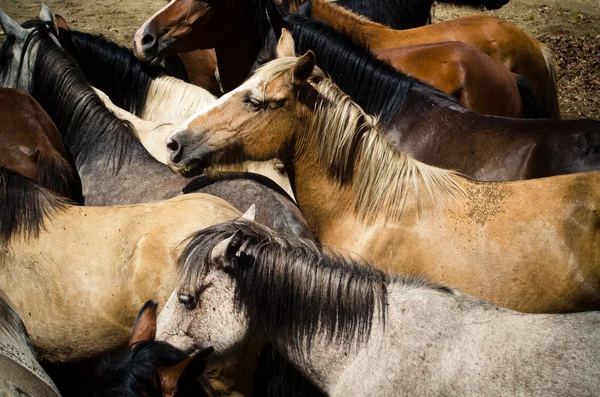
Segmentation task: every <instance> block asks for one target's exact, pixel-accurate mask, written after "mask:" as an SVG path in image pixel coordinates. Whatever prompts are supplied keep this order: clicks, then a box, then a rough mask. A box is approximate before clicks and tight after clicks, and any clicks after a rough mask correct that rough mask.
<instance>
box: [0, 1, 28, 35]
mask: <svg viewBox="0 0 600 397" xmlns="http://www.w3.org/2000/svg"><path fill="white" fill-rule="evenodd" d="M0 27H1V28H2V30H3V31H4V33H6V35H7V36H10V37H14V38H15V39H17V40H18V41H24V40H25V39H26V38H27V34H28V32H27V29H25V28H23V27H22V26H21V25H19V24H18V23H17V21H15V20H14V19H12V18H11V17H9V16H8V15H6V13H5V12H4V11H2V9H0Z"/></svg>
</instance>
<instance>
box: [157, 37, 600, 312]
mask: <svg viewBox="0 0 600 397" xmlns="http://www.w3.org/2000/svg"><path fill="white" fill-rule="evenodd" d="M282 44H285V46H280V54H282V55H291V54H293V53H294V49H293V43H291V44H290V43H287V44H286V43H285V42H283V43H282ZM314 65H315V58H314V54H313V53H312V52H308V53H307V54H306V55H304V56H303V57H302V58H300V59H298V58H295V57H291V56H287V57H286V56H284V57H283V58H280V59H277V60H275V61H273V62H271V63H269V64H267V65H265V66H264V67H263V68H262V69H260V70H259V71H258V72H257V73H256V74H255V75H254V76H253V77H252V78H250V79H249V80H248V81H247V82H246V83H244V84H243V85H242V86H240V87H239V88H238V89H236V90H235V91H233V92H231V93H229V94H228V95H227V96H225V97H223V98H221V99H220V100H219V101H218V102H217V105H215V106H214V107H213V108H211V109H210V110H209V111H207V112H205V113H203V114H200V115H198V116H197V117H196V118H195V119H191V120H189V121H188V122H187V123H186V124H184V125H182V126H181V127H180V130H179V131H176V132H174V133H173V135H172V136H171V138H169V143H168V147H169V148H170V149H171V150H172V154H171V157H170V160H171V164H172V168H173V170H175V171H181V170H183V169H186V170H188V171H189V170H190V169H195V170H196V171H201V170H202V169H203V168H204V167H206V166H208V165H209V164H219V163H226V162H227V159H228V158H231V156H236V157H238V158H239V157H243V158H247V159H250V160H261V159H265V158H270V157H269V156H272V155H273V154H274V153H282V156H281V159H282V160H283V161H284V163H285V165H286V169H287V170H288V172H289V175H290V181H291V184H292V189H293V190H294V194H295V196H296V199H297V202H298V205H299V206H300V209H301V210H302V212H303V213H304V215H305V216H306V218H307V220H308V223H309V225H310V226H311V229H312V230H313V232H314V233H315V237H317V239H318V240H319V241H321V242H322V243H324V244H327V245H332V246H334V247H336V248H338V249H341V250H342V252H347V253H349V254H350V255H354V254H356V255H359V256H360V257H363V258H365V259H366V260H368V261H369V262H372V263H373V264H374V265H375V266H378V267H380V268H381V269H383V270H386V271H390V272H392V273H395V274H400V275H415V276H425V277H427V278H429V279H431V280H433V281H435V282H439V283H443V284H446V285H450V286H454V287H457V288H459V289H461V290H462V291H464V292H466V293H468V294H471V295H474V296H477V297H479V298H481V299H483V300H486V301H488V302H492V303H495V304H499V305H501V306H505V307H508V308H512V309H514V310H519V311H525V312H570V311H577V310H591V309H598V308H600V299H599V298H600V244H599V242H600V218H599V215H598V212H597V210H598V209H599V206H600V172H597V171H596V172H589V173H581V174H575V175H564V176H558V177H553V178H544V179H537V180H530V181H519V182H512V183H483V182H473V181H470V180H468V179H465V178H462V177H460V176H459V175H457V174H455V173H453V172H451V171H447V170H443V169H440V168H435V167H431V166H428V165H425V164H423V163H420V162H418V161H416V160H414V159H413V158H412V157H410V156H409V155H407V154H405V153H402V152H399V151H398V150H396V149H395V148H394V147H393V146H392V145H391V144H390V143H389V141H388V140H387V139H386V138H385V137H384V136H383V135H382V134H381V133H380V131H379V129H378V126H377V122H376V119H375V118H373V117H371V116H369V115H367V114H365V113H364V112H363V110H362V109H360V107H358V106H357V105H356V104H355V103H354V102H352V100H351V99H350V98H349V97H348V96H347V95H345V94H344V93H343V92H342V91H341V90H340V89H339V88H338V87H336V86H335V85H334V84H333V83H332V82H331V80H329V79H327V78H326V77H325V74H324V73H323V72H322V71H320V70H319V69H318V68H314Z"/></svg>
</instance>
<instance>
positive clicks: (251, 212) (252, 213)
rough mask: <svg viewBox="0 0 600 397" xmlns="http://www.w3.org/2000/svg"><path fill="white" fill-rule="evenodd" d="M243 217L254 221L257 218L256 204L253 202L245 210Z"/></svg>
mask: <svg viewBox="0 0 600 397" xmlns="http://www.w3.org/2000/svg"><path fill="white" fill-rule="evenodd" d="M242 218H244V219H247V220H249V221H252V222H254V220H255V219H256V205H255V204H252V205H251V206H250V207H249V208H248V209H247V210H246V212H244V215H242Z"/></svg>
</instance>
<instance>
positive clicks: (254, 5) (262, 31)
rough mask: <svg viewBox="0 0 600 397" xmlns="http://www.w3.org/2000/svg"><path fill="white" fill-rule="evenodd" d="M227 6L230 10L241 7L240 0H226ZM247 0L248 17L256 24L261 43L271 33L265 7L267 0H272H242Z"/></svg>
mask: <svg viewBox="0 0 600 397" xmlns="http://www.w3.org/2000/svg"><path fill="white" fill-rule="evenodd" d="M226 1H227V8H229V9H230V10H235V9H237V8H239V7H240V0H226ZM242 1H245V2H246V4H247V5H248V17H249V20H250V21H252V22H253V23H254V26H256V30H257V32H258V35H259V37H260V40H261V43H262V42H264V40H265V38H266V37H267V34H268V33H269V29H270V28H271V25H270V24H269V19H268V18H267V14H266V13H265V7H266V4H267V2H269V1H272V0H242Z"/></svg>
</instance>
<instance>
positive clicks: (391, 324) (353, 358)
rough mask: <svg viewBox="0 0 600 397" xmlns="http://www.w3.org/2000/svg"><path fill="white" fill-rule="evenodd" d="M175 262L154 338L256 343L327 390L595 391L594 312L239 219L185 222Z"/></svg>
mask: <svg viewBox="0 0 600 397" xmlns="http://www.w3.org/2000/svg"><path fill="white" fill-rule="evenodd" d="M407 260H410V259H409V258H407ZM440 260H443V258H441V259H440ZM179 266H181V267H182V270H183V272H182V273H181V274H182V277H181V279H180V282H179V287H178V288H177V289H176V290H175V292H174V293H173V294H172V295H171V297H170V298H169V300H168V302H167V305H166V307H165V308H164V309H163V311H162V313H161V314H160V316H159V320H158V334H157V335H158V339H159V340H164V341H167V342H169V343H171V344H173V345H175V346H176V347H178V348H180V349H183V350H187V351H193V350H195V349H199V348H203V347H208V346H214V347H215V349H216V352H217V353H219V352H221V353H223V352H226V351H227V350H228V349H230V348H231V347H232V346H239V345H243V344H245V343H248V342H249V341H254V342H256V341H257V340H258V341H261V342H270V343H271V344H273V346H274V347H275V348H276V349H277V350H278V351H279V352H281V353H282V354H283V355H284V356H285V357H287V359H288V360H289V361H290V362H291V363H292V365H293V366H295V367H296V368H298V369H299V370H300V372H302V373H303V374H304V375H305V376H306V377H307V378H308V379H309V380H310V381H311V382H312V383H313V384H315V385H316V386H317V387H318V388H319V389H320V390H321V391H322V392H324V393H325V394H326V395H329V396H367V395H368V396H400V395H402V396H466V395H471V396H474V395H477V396H500V395H520V396H595V395H599V394H600V349H599V348H598V347H599V346H600V313H598V312H588V313H577V314H544V315H538V314H521V313H517V312H514V311H510V310H507V309H502V308H500V307H497V306H494V305H491V304H488V303H485V302H483V301H481V300H478V299H475V298H473V297H470V296H466V295H464V294H461V293H459V292H457V291H455V290H452V289H449V288H445V287H441V286H438V285H431V284H427V283H424V282H422V281H417V280H407V279H402V278H396V277H392V276H389V275H386V274H384V273H382V272H380V271H377V270H373V269H371V268H369V267H366V266H364V265H361V264H358V263H353V262H350V261H349V260H348V259H344V258H342V257H340V256H327V255H324V254H322V253H321V252H320V251H319V249H318V248H317V246H315V245H314V244H313V243H310V242H307V241H303V240H300V239H296V238H290V237H283V236H278V235H275V234H273V233H272V232H270V231H268V230H266V229H265V228H263V227H261V226H258V225H257V224H254V223H252V222H248V221H244V220H238V221H233V222H230V223H225V224H222V225H216V226H213V227H210V228H209V229H206V230H204V231H202V232H199V233H197V234H196V235H195V236H194V240H193V242H192V243H191V244H190V245H189V246H188V247H187V248H186V250H185V252H183V253H182V256H181V257H180V259H179Z"/></svg>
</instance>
